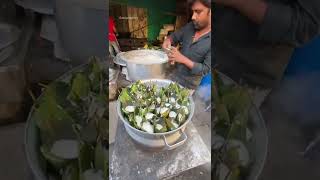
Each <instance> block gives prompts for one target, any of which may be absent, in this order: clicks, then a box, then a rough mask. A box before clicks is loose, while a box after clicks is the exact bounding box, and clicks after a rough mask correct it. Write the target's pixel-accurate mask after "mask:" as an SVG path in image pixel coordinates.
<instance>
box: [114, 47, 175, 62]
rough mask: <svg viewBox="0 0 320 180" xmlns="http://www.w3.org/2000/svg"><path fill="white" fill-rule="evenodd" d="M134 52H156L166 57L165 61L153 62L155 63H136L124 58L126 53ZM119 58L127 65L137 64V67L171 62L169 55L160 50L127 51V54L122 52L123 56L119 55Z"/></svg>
mask: <svg viewBox="0 0 320 180" xmlns="http://www.w3.org/2000/svg"><path fill="white" fill-rule="evenodd" d="M133 51H149V52H155V53H159V54H162V55H164V56H165V60H164V61H162V62H153V63H139V62H135V61H129V60H128V59H127V58H125V57H124V54H125V53H128V52H133ZM119 58H120V59H121V60H123V61H124V62H126V65H128V64H135V65H143V66H148V65H149V66H150V65H158V64H166V63H168V61H169V58H168V56H167V54H166V53H165V52H163V51H160V50H152V49H139V50H131V51H127V52H121V54H119Z"/></svg>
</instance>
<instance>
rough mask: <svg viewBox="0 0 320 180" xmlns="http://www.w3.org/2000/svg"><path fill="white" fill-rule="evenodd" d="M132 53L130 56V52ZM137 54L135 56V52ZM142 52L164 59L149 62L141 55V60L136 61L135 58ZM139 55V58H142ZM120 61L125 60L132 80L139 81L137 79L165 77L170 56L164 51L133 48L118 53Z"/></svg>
mask: <svg viewBox="0 0 320 180" xmlns="http://www.w3.org/2000/svg"><path fill="white" fill-rule="evenodd" d="M129 53H130V56H128V54H129ZM135 53H136V54H137V56H136V57H135V56H134V54H135ZM141 53H143V54H146V55H153V56H154V57H155V58H158V59H162V60H163V61H159V62H148V60H147V59H145V61H144V59H143V58H144V57H141V61H139V62H138V61H134V60H132V59H133V58H137V57H138V54H140V55H141ZM140 55H139V58H140ZM116 59H117V61H119V62H121V61H122V62H125V64H126V66H127V69H128V75H129V78H130V80H132V81H137V80H143V79H151V78H157V79H164V78H165V75H166V74H165V73H166V68H167V66H168V56H167V54H166V53H165V52H163V51H158V50H146V49H143V50H133V51H128V52H123V53H120V54H119V55H118V57H117V58H116Z"/></svg>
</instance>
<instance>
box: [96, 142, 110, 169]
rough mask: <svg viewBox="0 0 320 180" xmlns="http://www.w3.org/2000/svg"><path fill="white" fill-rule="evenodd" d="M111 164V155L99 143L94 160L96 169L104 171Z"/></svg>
mask: <svg viewBox="0 0 320 180" xmlns="http://www.w3.org/2000/svg"><path fill="white" fill-rule="evenodd" d="M108 162H109V153H108V150H107V149H106V148H104V147H103V146H102V144H101V143H98V144H97V146H96V148H95V159H94V165H95V166H94V167H95V168H96V169H100V170H102V171H104V169H105V166H106V165H108Z"/></svg>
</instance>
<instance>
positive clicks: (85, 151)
mask: <svg viewBox="0 0 320 180" xmlns="http://www.w3.org/2000/svg"><path fill="white" fill-rule="evenodd" d="M93 161H94V148H93V147H92V146H91V145H90V144H86V143H82V144H81V146H80V153H79V172H80V173H83V172H84V171H86V170H88V169H91V168H92V163H93Z"/></svg>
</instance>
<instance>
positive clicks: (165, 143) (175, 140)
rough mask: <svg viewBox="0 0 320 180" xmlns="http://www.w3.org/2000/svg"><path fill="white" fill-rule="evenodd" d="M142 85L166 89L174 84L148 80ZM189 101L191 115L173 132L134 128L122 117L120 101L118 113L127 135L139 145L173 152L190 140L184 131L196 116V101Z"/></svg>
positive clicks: (166, 81)
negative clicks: (147, 130)
mask: <svg viewBox="0 0 320 180" xmlns="http://www.w3.org/2000/svg"><path fill="white" fill-rule="evenodd" d="M142 83H147V84H156V85H157V86H158V87H165V86H168V85H169V84H170V83H172V81H170V80H165V79H147V80H143V81H142ZM189 101H190V114H189V117H188V119H187V120H186V121H185V122H184V124H182V125H181V126H180V127H179V128H177V129H175V130H173V131H169V132H165V133H153V134H150V133H147V132H144V131H141V130H139V129H136V128H134V127H132V126H131V125H130V124H129V123H128V121H127V120H126V119H125V118H124V117H123V115H122V112H121V104H120V101H119V100H118V101H117V113H118V116H119V118H120V119H121V120H122V122H123V124H124V126H125V128H126V131H127V133H128V134H129V135H130V136H131V138H132V139H133V140H135V141H136V142H137V143H139V144H141V145H143V146H145V147H147V148H152V149H162V150H172V149H175V148H177V147H179V146H181V145H182V144H183V143H185V142H186V140H187V139H188V137H187V135H186V134H185V133H184V130H185V128H186V126H187V124H188V123H189V122H190V121H191V119H192V117H193V114H194V109H195V105H194V101H193V99H192V97H191V96H190V97H189Z"/></svg>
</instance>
